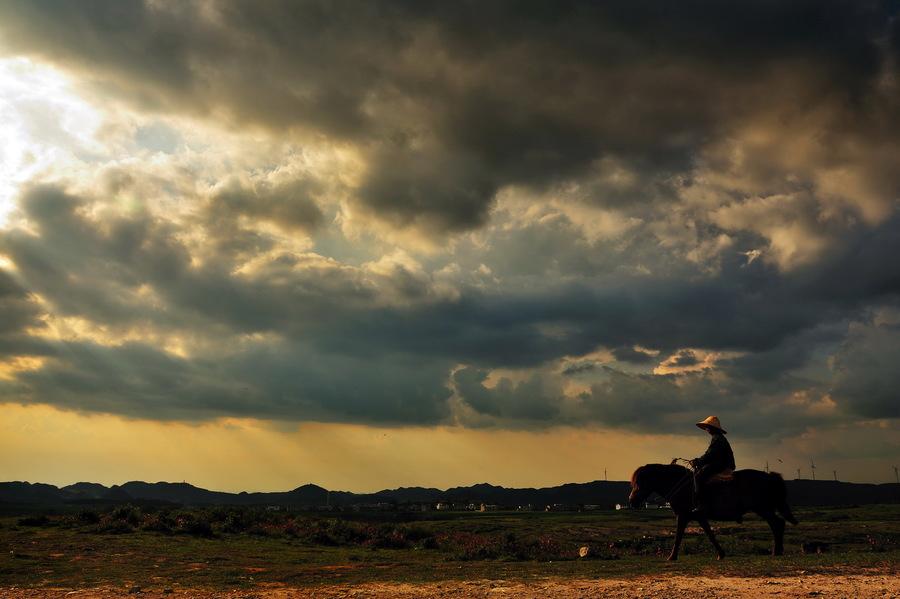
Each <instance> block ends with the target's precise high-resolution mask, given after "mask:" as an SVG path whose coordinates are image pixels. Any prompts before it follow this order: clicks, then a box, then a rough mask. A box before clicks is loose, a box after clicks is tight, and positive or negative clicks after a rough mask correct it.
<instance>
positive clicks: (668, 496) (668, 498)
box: [663, 458, 694, 503]
mask: <svg viewBox="0 0 900 599" xmlns="http://www.w3.org/2000/svg"><path fill="white" fill-rule="evenodd" d="M676 462H685V463H686V464H690V463H691V462H690V460H686V459H684V458H675V459H674V460H672V464H673V465H674V464H675V463H676ZM693 477H694V473H693V472H692V471H691V470H690V469H689V470H688V471H687V472H685V474H684V476H682V477H681V479H679V481H678V482H676V483H675V484H674V485H672V488H671V489H669V492H668V493H666V494H665V495H663V498H664V499H665V500H666V501H668V502H669V503H672V498H673V497H675V495H676V493H678V492H679V491H681V489H683V488H684V485H685V484H686V483H687V482H688V481H690V480H691V479H692V478H693Z"/></svg>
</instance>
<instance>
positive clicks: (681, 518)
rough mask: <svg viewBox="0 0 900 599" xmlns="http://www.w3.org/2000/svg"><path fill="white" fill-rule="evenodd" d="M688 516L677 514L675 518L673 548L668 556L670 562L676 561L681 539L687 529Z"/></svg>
mask: <svg viewBox="0 0 900 599" xmlns="http://www.w3.org/2000/svg"><path fill="white" fill-rule="evenodd" d="M688 520H690V516H688V515H687V514H678V515H677V516H676V518H675V546H674V547H672V553H670V554H669V557H668V560H669V561H670V562H672V561H675V560H677V559H678V549H679V548H680V547H681V539H682V538H683V537H684V529H685V528H687V524H688Z"/></svg>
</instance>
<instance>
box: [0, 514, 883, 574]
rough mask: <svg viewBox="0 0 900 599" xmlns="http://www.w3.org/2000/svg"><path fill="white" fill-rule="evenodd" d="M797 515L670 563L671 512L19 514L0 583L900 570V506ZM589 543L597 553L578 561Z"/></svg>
mask: <svg viewBox="0 0 900 599" xmlns="http://www.w3.org/2000/svg"><path fill="white" fill-rule="evenodd" d="M795 513H796V515H797V517H798V518H799V519H800V525H799V526H796V527H790V526H789V527H788V530H787V534H786V555H785V556H783V557H779V558H773V557H770V556H769V555H768V551H769V548H770V544H771V535H770V533H769V530H768V528H767V527H766V525H765V523H763V522H762V521H760V520H759V519H758V518H755V517H752V516H751V517H748V518H747V520H745V522H744V523H743V524H735V523H719V525H718V526H717V527H716V530H717V533H718V536H719V539H720V542H721V543H722V545H723V547H724V548H725V551H726V552H727V554H728V557H727V558H726V559H725V560H724V561H722V562H717V561H716V560H715V558H714V555H713V552H712V550H711V548H710V546H709V542H708V541H707V540H706V538H705V536H704V535H703V534H702V532H701V531H700V530H699V529H695V528H691V529H689V530H688V536H687V537H686V539H685V544H684V547H683V555H682V557H681V559H680V560H679V561H678V562H677V563H667V562H665V556H666V554H667V553H668V551H669V549H670V547H671V543H672V527H673V523H674V517H673V516H672V514H671V513H670V512H669V511H668V510H641V511H622V512H609V511H600V512H560V513H531V512H489V513H471V512H464V513H446V512H427V513H369V514H366V513H353V514H308V513H285V512H274V513H272V512H266V511H265V510H255V509H233V508H205V509H196V508H195V509H158V508H155V509H151V510H147V509H140V508H134V507H131V506H127V507H119V508H115V509H107V510H106V511H97V510H80V511H71V512H68V513H57V514H31V515H24V516H23V515H21V514H20V515H15V516H12V515H10V516H4V517H2V518H0V549H2V554H0V588H8V587H14V586H15V587H24V588H28V587H31V588H42V587H43V588H47V587H65V588H80V587H103V586H115V587H130V586H140V587H142V588H143V589H157V590H161V589H169V588H172V589H177V588H179V587H181V588H206V589H234V588H249V587H253V586H256V585H264V584H267V583H279V584H285V585H290V586H295V587H300V586H306V585H314V584H337V583H360V582H374V581H397V582H434V581H441V580H460V579H466V580H474V579H503V580H532V579H537V578H541V579H544V578H547V577H563V578H566V577H571V578H578V579H592V578H622V577H630V576H637V575H646V574H655V573H663V572H666V573H672V574H681V575H695V574H703V575H715V576H785V575H792V574H795V573H804V574H816V573H820V574H831V573H833V574H864V573H875V572H877V573H881V574H889V575H896V574H898V573H900V506H897V505H893V506H864V507H842V508H816V509H796V510H795ZM804 543H806V544H807V553H804V551H803V544H804ZM809 543H813V545H812V546H810V545H809ZM582 546H589V547H591V550H592V554H593V555H592V556H591V557H588V558H586V559H582V558H579V557H578V549H579V548H580V547H582ZM811 547H812V548H815V549H820V548H821V550H822V551H823V552H822V553H809V550H810V549H811Z"/></svg>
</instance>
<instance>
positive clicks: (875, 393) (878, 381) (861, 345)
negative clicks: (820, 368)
mask: <svg viewBox="0 0 900 599" xmlns="http://www.w3.org/2000/svg"><path fill="white" fill-rule="evenodd" d="M898 360H900V325H897V324H891V325H870V326H867V327H859V328H857V329H856V330H851V333H850V335H849V336H848V338H847V340H846V341H845V343H844V344H843V346H842V347H841V349H840V351H839V352H838V353H837V354H836V356H835V361H834V369H835V378H834V381H833V388H832V391H833V395H834V398H835V400H836V401H837V402H838V403H839V404H840V405H841V406H842V407H843V408H845V409H846V411H847V412H849V413H851V414H853V415H856V416H863V417H866V418H900V401H898V390H900V372H898V368H897V364H898V363H900V362H898Z"/></svg>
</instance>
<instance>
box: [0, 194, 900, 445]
mask: <svg viewBox="0 0 900 599" xmlns="http://www.w3.org/2000/svg"><path fill="white" fill-rule="evenodd" d="M90 205H91V200H90V199H87V198H84V197H81V196H76V195H72V194H69V193H66V192H65V191H63V190H62V189H60V188H58V187H54V186H38V187H33V188H31V189H29V190H28V191H27V192H26V193H25V194H24V195H23V197H22V198H21V199H20V206H21V210H22V214H23V216H24V217H26V218H27V221H28V224H29V226H30V228H29V229H27V230H26V229H23V228H16V227H14V228H12V229H11V230H9V231H6V232H4V233H3V234H2V236H0V248H2V249H3V253H4V254H5V255H7V256H8V257H9V259H10V260H12V261H13V262H14V263H15V264H16V267H17V273H18V277H19V278H20V279H21V281H22V285H23V286H27V288H28V289H30V290H33V291H35V292H38V293H40V294H41V296H42V297H43V298H44V301H45V302H46V304H47V305H48V306H49V309H51V310H52V311H53V313H54V314H57V315H61V316H76V317H80V318H83V319H86V321H88V322H90V323H96V324H98V325H100V326H103V327H106V328H111V329H112V330H116V329H121V330H129V329H130V328H134V327H138V328H141V327H144V328H149V329H150V330H153V331H157V332H161V333H163V334H166V333H168V334H173V333H175V334H180V335H187V336H192V335H195V334H196V335H202V336H206V337H210V338H211V339H213V340H216V339H220V340H222V341H218V342H214V343H215V344H216V345H218V346H219V347H220V349H208V350H204V351H203V352H201V353H200V354H198V355H196V356H192V357H190V358H181V357H178V356H176V355H174V354H170V353H167V352H162V351H160V350H158V349H153V348H151V347H149V346H147V345H142V344H126V345H112V346H102V345H98V344H90V343H81V344H79V343H70V344H62V345H59V346H53V349H52V350H47V349H44V350H43V352H44V353H46V354H48V355H50V357H51V358H52V359H50V360H49V361H48V362H47V364H45V365H44V366H43V367H42V368H39V369H37V370H33V371H31V372H28V373H25V374H22V375H21V376H20V377H19V382H20V383H21V384H22V385H24V386H25V389H24V390H22V391H21V393H22V396H23V397H25V398H30V399H28V400H30V401H43V402H48V403H56V404H61V405H65V406H68V407H77V408H80V409H90V410H103V411H112V412H119V413H127V414H133V415H142V416H153V415H154V414H157V415H158V417H164V418H177V417H182V416H183V417H191V418H201V417H211V416H215V415H224V414H239V415H249V414H256V415H261V416H267V417H283V418H308V419H316V418H321V419H336V420H350V421H357V422H364V421H367V420H371V421H378V422H387V421H390V422H401V421H403V422H434V421H436V420H439V419H440V418H441V417H442V416H445V415H446V414H447V410H448V409H449V408H448V406H447V399H448V397H449V391H448V387H447V385H449V384H451V383H452V384H453V385H454V386H455V388H456V390H457V392H458V393H459V395H460V397H461V398H462V399H463V400H464V401H466V402H467V403H469V404H470V407H472V408H473V409H474V410H476V411H477V412H479V413H483V414H486V415H489V416H491V417H494V418H499V419H501V420H502V419H504V418H506V419H509V420H511V421H524V422H531V423H533V424H532V425H547V424H552V423H563V422H573V421H574V422H591V421H595V422H602V423H604V424H608V425H612V426H620V427H633V428H639V429H641V430H649V429H652V428H653V427H660V428H664V427H665V426H668V424H669V423H671V422H672V421H673V420H674V419H675V418H680V417H687V416H688V415H689V414H692V410H695V409H697V408H698V407H699V406H703V407H709V408H713V407H718V408H725V409H720V411H721V412H722V413H735V414H737V413H741V414H743V413H744V412H745V411H746V408H747V407H748V406H749V405H751V403H749V402H751V401H752V400H753V398H754V397H757V396H760V395H762V396H763V397H766V398H768V399H767V401H770V402H771V401H774V400H773V399H772V398H773V397H776V396H778V397H784V394H785V393H788V392H790V390H795V389H800V388H803V387H804V385H805V386H806V387H810V385H811V383H810V382H809V381H808V380H806V379H803V377H798V376H793V377H787V378H786V377H785V376H781V377H780V378H778V379H777V380H778V384H779V385H781V388H780V389H773V388H772V387H771V386H770V387H766V386H765V384H764V383H765V381H764V380H763V379H764V377H763V376H762V375H760V374H759V372H760V370H761V369H762V370H763V371H766V370H768V371H770V372H779V373H784V372H787V371H796V370H798V369H801V368H803V367H804V365H805V360H804V358H803V357H802V356H803V355H806V356H807V359H808V356H809V355H811V354H812V353H814V352H813V350H810V351H807V352H805V354H804V352H802V351H798V349H797V348H798V347H801V346H802V344H803V343H807V344H809V345H810V347H815V348H818V347H821V346H822V344H827V343H832V344H834V343H835V342H836V341H837V340H839V339H840V338H841V337H840V335H839V334H838V333H835V332H834V331H832V332H830V333H829V332H827V331H826V332H820V333H815V331H816V330H817V328H818V327H821V326H822V325H821V323H823V322H832V321H835V320H836V319H841V318H850V317H853V315H854V314H859V313H861V311H862V310H863V309H864V307H865V306H866V305H868V304H869V303H872V302H882V303H884V302H888V303H890V302H895V301H896V294H895V291H894V288H893V287H892V283H891V282H892V281H896V280H900V272H898V270H897V269H898V266H897V263H896V262H895V261H886V260H881V261H879V262H878V263H877V264H867V266H866V268H864V269H859V268H857V269H856V270H857V271H861V273H860V272H856V273H855V274H854V273H851V272H846V273H844V272H843V269H850V268H852V267H853V266H854V265H855V264H856V261H855V260H854V259H853V256H859V255H868V254H869V253H870V252H875V255H885V254H883V253H882V252H888V251H890V250H891V249H892V248H893V245H892V244H893V243H894V240H895V239H897V236H896V235H893V234H890V233H888V232H887V231H881V230H876V231H874V232H872V233H868V232H866V234H864V235H863V234H860V236H859V238H858V239H851V240H848V241H847V242H846V243H845V244H844V246H843V249H842V250H841V251H838V250H837V249H836V250H835V251H834V252H833V253H832V254H831V255H830V259H829V260H828V261H827V262H826V263H823V264H816V265H815V266H811V267H809V268H806V269H800V270H798V271H795V272H792V273H789V274H786V273H782V272H780V271H778V270H777V269H776V268H774V267H773V266H770V265H766V264H764V263H762V262H761V261H756V262H753V263H751V264H746V263H745V262H742V261H740V260H737V259H735V261H734V263H733V264H732V263H728V262H727V261H726V262H724V263H723V265H722V268H721V270H720V271H718V272H717V273H715V274H707V275H705V276H702V275H701V274H700V273H699V271H698V272H697V273H696V274H695V276H693V277H688V278H685V277H678V278H673V277H667V276H663V275H658V276H654V277H648V276H646V275H643V276H632V277H625V276H619V277H616V278H615V279H608V280H607V279H601V281H600V282H599V283H598V284H597V285H590V284H587V283H581V284H577V285H575V284H568V285H560V286H558V287H556V288H546V287H539V288H536V289H525V290H496V291H486V290H483V289H479V288H476V287H466V286H462V287H460V293H461V295H460V296H459V297H456V298H453V299H447V298H441V297H430V296H429V295H428V293H427V290H426V289H425V288H424V287H422V285H424V284H425V283H416V285H412V286H411V285H410V281H411V280H413V279H411V278H410V277H411V276H412V275H411V273H410V272H409V271H408V270H406V269H404V268H394V269H392V270H389V271H388V272H389V275H385V276H387V278H385V279H379V281H380V282H377V283H376V282H373V281H372V280H369V278H370V276H371V275H366V274H365V273H364V272H362V271H359V270H354V269H349V268H347V267H342V266H339V265H337V264H336V263H334V262H333V261H327V260H324V259H322V258H321V257H318V258H317V257H314V256H303V255H296V254H288V253H281V254H274V255H272V256H270V257H267V258H266V259H265V260H264V261H261V262H257V265H256V267H255V268H254V269H252V270H251V271H248V272H238V271H236V270H235V268H234V265H233V264H231V263H229V262H227V260H224V259H223V258H222V257H221V256H215V255H213V256H206V255H202V254H201V255H200V257H202V258H203V260H201V261H200V263H194V261H192V258H191V256H192V254H191V249H190V248H189V247H188V246H186V245H185V244H184V243H183V242H182V241H180V240H179V238H178V234H177V233H178V230H177V229H175V228H173V225H171V224H167V223H166V222H162V221H158V220H156V219H154V218H151V217H150V216H147V215H140V214H139V215H136V216H127V217H126V216H121V217H110V218H106V219H104V220H102V221H97V220H93V219H92V218H91V217H90V216H89V214H90V211H89V210H85V207H87V206H90ZM884 227H885V228H893V227H895V225H894V223H893V221H888V222H887V223H886V224H885V225H884ZM898 249H900V248H898ZM888 255H890V254H888ZM223 260H224V261H223ZM4 289H8V291H7V292H6V295H7V296H10V297H11V298H12V299H13V301H12V302H11V303H10V304H9V305H10V306H11V307H12V308H11V309H10V310H9V312H10V314H11V315H12V317H15V314H16V312H15V309H17V308H16V307H17V306H18V309H19V310H20V312H19V314H20V316H19V321H21V322H23V323H25V322H28V318H31V319H32V321H33V319H34V318H35V316H34V313H33V310H34V309H33V308H32V307H31V304H30V303H28V300H27V299H26V296H25V294H24V290H23V289H24V288H23V287H19V286H17V285H14V284H13V283H12V282H11V280H10V281H7V285H6V287H4ZM147 289H149V290H150V291H152V294H151V295H150V296H149V297H150V298H151V300H148V299H147V296H146V290H147ZM385 293H389V294H391V295H390V296H391V297H394V294H398V293H399V294H400V295H399V296H398V297H399V299H401V300H402V301H401V302H400V303H398V304H384V303H381V302H379V301H378V300H379V298H380V297H383V296H384V294H385ZM410 302H412V303H410ZM29 310H31V311H32V312H29ZM29 315H30V316H29ZM9 322H15V318H11V319H10V320H9ZM20 328H21V327H20ZM245 335H272V336H273V337H272V340H271V341H270V342H269V343H270V344H271V345H267V344H266V342H264V341H260V342H259V344H258V345H252V346H251V347H246V348H245V347H244V346H243V345H242V344H243V343H244V342H243V341H237V342H229V341H227V340H228V339H235V338H237V339H240V338H242V336H245ZM264 339H265V337H264ZM45 345H46V344H45ZM634 345H640V346H642V347H650V348H654V349H657V350H660V351H661V352H664V353H662V354H661V355H662V356H665V355H666V354H667V353H671V352H679V350H681V351H680V353H677V354H676V355H677V356H680V358H679V359H680V360H681V361H682V362H683V365H687V364H688V363H690V362H692V361H693V362H696V357H694V358H693V359H692V358H691V354H690V352H687V351H684V350H683V349H681V348H685V347H697V348H707V349H720V350H737V351H743V352H749V353H748V354H747V355H746V356H745V357H742V358H736V359H733V360H731V361H725V362H723V364H722V366H721V371H722V372H723V373H724V374H726V375H727V376H728V380H727V384H725V383H722V382H719V381H717V380H716V379H715V377H714V376H712V375H710V376H707V375H702V376H701V375H684V376H685V377H686V378H682V379H679V378H678V377H675V376H657V375H649V374H648V375H634V374H625V373H619V372H617V371H614V370H608V371H606V374H607V377H608V381H607V382H606V383H603V384H599V385H594V387H593V388H592V391H591V393H590V394H589V395H587V396H585V397H584V398H582V399H583V404H584V408H583V411H582V413H581V416H580V417H579V418H580V419H574V420H573V419H572V417H571V415H567V414H565V413H564V412H562V411H561V409H560V401H561V399H560V398H561V397H562V394H561V391H560V390H559V389H558V383H548V382H547V381H546V380H545V379H544V378H543V377H542V376H539V375H537V374H535V375H533V376H531V377H529V378H527V379H526V380H525V381H524V382H516V383H513V382H511V381H510V380H507V379H504V378H502V379H501V381H500V383H499V384H498V385H496V386H494V387H493V388H490V389H488V388H487V387H485V386H484V385H483V384H482V383H483V382H484V381H485V379H486V376H487V371H488V369H491V368H497V367H514V368H540V367H541V366H542V365H544V364H547V363H550V362H553V361H555V360H558V359H560V358H563V357H564V356H579V355H585V354H587V353H589V352H592V351H595V350H596V349H597V348H599V347H604V346H605V347H612V348H617V349H616V350H615V352H614V355H615V356H616V357H617V359H621V360H623V361H625V362H628V361H631V362H635V359H636V358H637V357H638V356H635V355H632V354H642V355H647V354H644V352H639V351H636V350H633V349H632V350H631V353H629V352H627V351H625V350H623V349H622V348H623V347H633V346H634ZM11 353H12V352H11ZM19 353H20V354H23V353H27V352H24V351H20V352H19ZM798 354H799V355H800V357H798ZM41 355H43V354H41ZM853 355H855V354H848V355H847V357H846V358H842V359H843V360H844V361H845V363H846V366H845V367H843V368H842V372H843V371H847V372H850V373H855V372H856V371H857V370H860V372H863V371H862V370H861V368H860V367H859V365H860V364H862V363H863V361H862V360H857V359H853V358H852V356H853ZM642 359H643V358H642ZM660 359H661V358H660ZM886 360H887V359H886ZM101 363H102V365H101ZM456 364H467V365H472V366H466V367H464V368H462V369H460V370H458V371H457V372H456V374H455V375H453V377H452V378H451V376H450V373H451V370H452V368H453V366H454V365H456ZM877 364H880V365H882V366H886V365H887V362H886V361H881V362H877ZM167 370H171V375H170V376H167V375H166V371H167ZM583 374H584V375H586V376H587V375H591V373H590V372H588V371H584V373H583ZM853 376H855V375H853ZM861 376H862V375H861ZM854 380H856V379H854V378H853V377H852V376H850V375H848V374H842V375H841V378H840V381H839V384H838V388H839V389H840V397H847V398H859V397H862V395H863V389H862V388H861V387H860V386H859V384H858V383H854V382H853V381H854ZM676 381H678V384H676ZM687 383H689V384H687ZM888 383H889V381H888V382H887V383H885V385H888ZM814 386H817V387H820V386H821V384H819V383H816V384H815V385H814ZM554 389H556V390H555V391H554ZM779 393H780V395H778V394H779ZM639 397H645V398H646V401H648V402H655V403H653V405H654V406H656V405H657V403H658V404H659V405H658V406H657V408H655V409H654V410H653V412H654V413H655V414H657V416H658V418H656V419H652V421H651V420H647V417H646V416H647V414H648V412H647V410H645V409H641V410H640V411H635V410H637V407H636V406H635V405H632V403H631V399H634V400H635V401H637V398H639ZM866 397H867V398H866V399H865V401H864V402H863V403H861V404H860V403H858V405H859V406H862V407H859V408H852V407H851V408H850V409H851V410H853V409H856V410H857V411H860V412H861V413H865V414H869V415H872V414H890V413H892V412H891V411H890V410H891V408H890V407H889V405H892V404H888V403H886V402H888V401H890V399H891V398H890V396H889V394H887V393H881V394H871V395H870V396H866ZM629 398H630V399H629ZM654 398H655V399H654ZM841 401H843V400H841ZM853 401H857V402H859V400H858V399H856V400H854V399H848V400H847V402H848V404H852V402H853ZM878 406H882V407H878ZM728 410H731V412H729V411H728ZM667 414H668V415H670V416H671V418H669V417H667V416H666V415H667ZM751 416H752V415H746V418H751ZM691 417H693V416H691ZM629 419H631V420H629Z"/></svg>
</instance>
